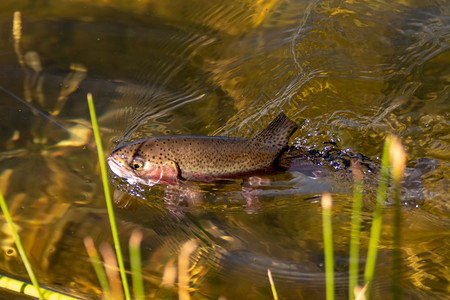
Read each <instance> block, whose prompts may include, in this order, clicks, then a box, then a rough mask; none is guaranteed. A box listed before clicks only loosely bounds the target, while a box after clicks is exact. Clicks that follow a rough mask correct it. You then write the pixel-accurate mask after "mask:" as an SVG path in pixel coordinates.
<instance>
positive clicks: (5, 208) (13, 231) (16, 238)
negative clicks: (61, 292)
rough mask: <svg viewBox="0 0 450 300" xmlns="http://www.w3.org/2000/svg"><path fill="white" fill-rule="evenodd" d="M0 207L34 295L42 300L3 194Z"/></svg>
mask: <svg viewBox="0 0 450 300" xmlns="http://www.w3.org/2000/svg"><path fill="white" fill-rule="evenodd" d="M0 207H1V208H2V211H3V215H4V216H5V219H6V222H7V223H8V225H9V227H10V228H11V234H12V236H13V239H14V242H15V243H16V247H17V250H18V251H19V254H20V257H21V258H22V261H23V264H24V265H25V268H26V269H27V272H28V276H30V279H31V282H32V283H33V286H34V288H35V289H36V294H37V295H36V296H37V297H39V299H43V298H42V294H41V290H40V288H39V284H38V281H37V279H36V276H35V275H34V272H33V268H32V267H31V263H30V261H29V260H28V257H27V255H26V253H25V249H24V248H23V245H22V242H21V241H20V237H19V234H18V233H17V230H16V227H15V226H14V223H13V221H12V218H11V215H10V213H9V210H8V206H7V205H6V201H5V198H3V194H2V193H1V192H0Z"/></svg>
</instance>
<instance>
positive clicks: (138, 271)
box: [130, 230, 145, 300]
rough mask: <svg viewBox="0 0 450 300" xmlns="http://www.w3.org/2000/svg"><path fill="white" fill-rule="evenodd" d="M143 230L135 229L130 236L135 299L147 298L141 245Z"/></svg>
mask: <svg viewBox="0 0 450 300" xmlns="http://www.w3.org/2000/svg"><path fill="white" fill-rule="evenodd" d="M141 241H142V232H140V231H139V230H135V231H133V233H132V234H131V238H130V262H131V276H132V279H133V291H134V299H137V300H143V299H145V292H144V282H143V281H142V267H141V249H140V245H141Z"/></svg>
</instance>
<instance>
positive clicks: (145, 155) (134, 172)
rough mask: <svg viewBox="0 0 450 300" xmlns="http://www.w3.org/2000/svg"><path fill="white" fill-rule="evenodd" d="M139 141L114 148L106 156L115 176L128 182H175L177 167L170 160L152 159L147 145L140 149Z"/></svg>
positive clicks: (151, 184)
mask: <svg viewBox="0 0 450 300" xmlns="http://www.w3.org/2000/svg"><path fill="white" fill-rule="evenodd" d="M142 148H143V147H142V145H141V143H134V144H128V145H125V146H121V147H118V148H116V149H115V150H113V151H112V152H111V155H110V156H109V157H108V158H107V162H108V165H109V167H110V169H111V171H113V173H114V174H116V175H117V176H119V177H121V178H124V179H126V180H127V182H128V183H130V184H136V183H140V184H144V185H148V186H153V185H155V184H177V183H178V178H179V168H178V166H177V164H176V163H175V162H173V161H170V160H162V159H152V157H154V156H152V155H149V151H150V150H149V149H148V148H149V147H148V146H147V147H144V148H145V149H146V150H147V151H145V152H144V150H142Z"/></svg>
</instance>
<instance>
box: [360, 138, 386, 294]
mask: <svg viewBox="0 0 450 300" xmlns="http://www.w3.org/2000/svg"><path fill="white" fill-rule="evenodd" d="M390 145H391V138H390V137H387V138H386V141H385V143H384V149H383V156H382V159H381V171H380V180H379V184H378V190H377V203H376V207H375V212H374V216H373V220H372V228H371V230H370V240H369V249H368V251H367V261H366V268H365V270H364V280H365V282H369V285H368V287H367V292H366V296H367V299H368V298H369V294H370V286H371V282H372V279H373V274H374V272H375V264H376V260H377V252H378V243H379V240H380V235H381V225H382V220H383V219H382V218H383V208H384V204H385V202H386V195H387V183H388V180H389V173H390V163H389V161H390V160H389V148H390Z"/></svg>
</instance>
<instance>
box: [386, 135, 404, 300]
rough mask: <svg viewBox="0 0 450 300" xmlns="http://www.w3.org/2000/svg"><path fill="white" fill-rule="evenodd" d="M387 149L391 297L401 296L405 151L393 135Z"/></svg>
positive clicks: (398, 297)
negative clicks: (391, 203)
mask: <svg viewBox="0 0 450 300" xmlns="http://www.w3.org/2000/svg"><path fill="white" fill-rule="evenodd" d="M391 144H392V145H391V148H390V151H389V154H390V159H391V165H392V181H393V187H394V190H393V198H394V221H393V227H394V237H393V239H394V242H393V250H392V296H393V297H392V298H393V299H400V298H401V293H402V291H401V287H400V279H401V259H402V258H401V248H400V242H401V232H400V230H401V220H402V217H401V206H400V191H401V182H402V180H403V177H404V174H405V166H406V153H405V150H404V149H403V146H402V144H401V141H400V139H398V138H396V137H393V138H392V142H391Z"/></svg>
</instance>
